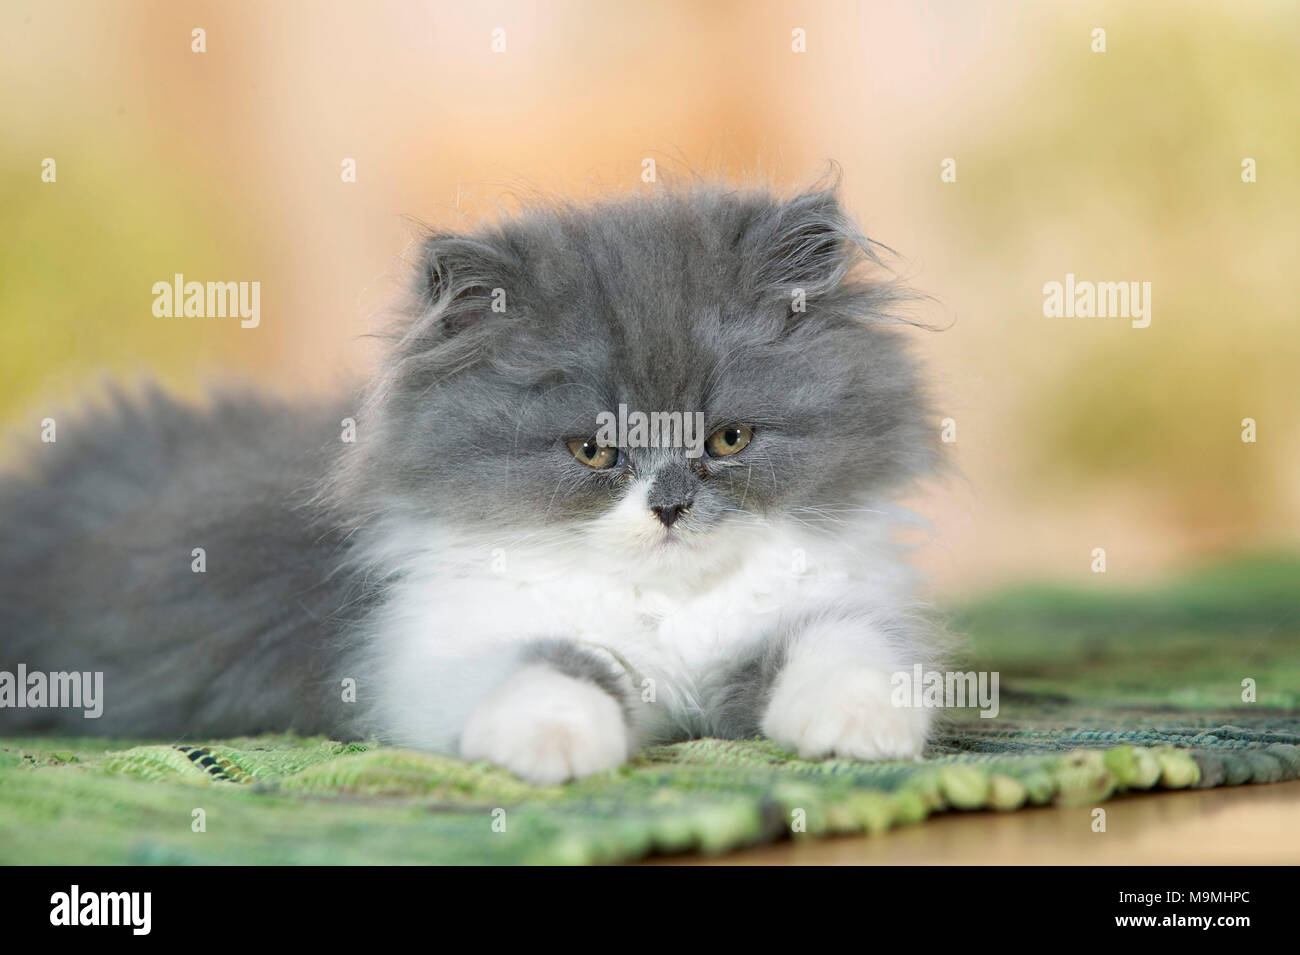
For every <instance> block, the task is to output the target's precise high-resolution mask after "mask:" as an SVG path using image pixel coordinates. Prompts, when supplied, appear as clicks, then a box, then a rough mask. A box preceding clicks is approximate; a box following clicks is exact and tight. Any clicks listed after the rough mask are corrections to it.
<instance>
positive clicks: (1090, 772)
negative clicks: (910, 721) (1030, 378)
mask: <svg viewBox="0 0 1300 955" xmlns="http://www.w3.org/2000/svg"><path fill="white" fill-rule="evenodd" d="M1297 581H1300V561H1297V560H1294V559H1281V558H1268V559H1258V560H1253V561H1247V562H1241V563H1237V564H1234V565H1231V566H1228V567H1220V568H1216V569H1213V570H1211V571H1207V572H1205V573H1204V574H1200V575H1197V576H1195V577H1191V578H1188V579H1186V580H1183V581H1181V582H1179V583H1177V584H1175V585H1171V586H1169V587H1165V588H1162V589H1160V590H1156V591H1151V592H1148V593H1128V594H1116V593H1110V592H1102V591H1098V592H1087V593H1084V592H1076V591H1059V590H1051V589H1041V588H1039V589H1022V590H1019V591H1017V592H1014V593H1009V594H1004V595H1002V596H999V597H997V598H994V599H990V600H988V601H985V602H983V603H981V604H979V605H976V606H972V607H970V608H968V609H966V610H965V611H963V612H961V613H959V614H958V615H957V619H956V621H955V625H956V626H957V627H958V628H960V629H962V630H964V631H965V632H968V633H970V634H972V636H973V638H974V643H975V646H976V651H975V653H974V656H973V658H972V659H970V660H968V661H967V663H966V668H968V669H994V670H998V671H999V672H1000V673H1001V690H1002V693H1001V713H1000V714H999V716H998V718H996V719H992V720H981V719H979V718H978V717H977V716H975V714H974V712H973V711H963V712H961V713H956V714H954V715H953V716H952V717H951V719H950V720H949V722H948V724H947V726H946V727H945V729H944V730H943V732H942V733H941V735H940V736H939V737H938V738H937V739H936V740H935V743H934V745H933V746H932V747H931V748H930V751H929V752H928V753H927V756H926V759H925V760H924V761H922V762H917V763H887V764H866V763H855V762H850V761H832V762H825V763H809V762H803V761H800V760H798V759H795V758H793V757H792V756H791V755H790V754H788V753H784V752H782V751H781V750H780V749H779V748H778V747H776V746H775V745H774V744H772V743H770V742H767V741H764V740H754V741H744V742H727V741H720V740H698V741H694V742H689V743H681V744H677V745H673V746H663V747H657V748H655V749H652V750H649V751H647V752H645V753H643V754H642V755H641V756H640V757H639V758H638V759H637V760H636V761H634V762H633V763H631V764H629V765H627V766H625V767H623V768H621V769H618V770H611V771H609V772H606V773H602V774H599V775H597V776H594V777H590V778H588V779H585V780H581V781H579V782H576V783H572V784H569V785H567V786H563V787H554V788H539V787H533V786H528V785H525V784H523V783H521V782H519V781H518V780H516V779H515V778H514V777H512V776H510V775H509V774H508V773H505V772H502V771H500V770H496V769H494V768H492V767H490V766H485V765H470V764H466V763H463V762H460V761H458V760H455V759H449V758H446V757H439V756H433V755H429V754H425V753H416V752H410V751H405V750H397V749H391V748H383V747H375V746H366V745H359V744H341V743H337V742H331V741H328V740H324V739H301V738H296V737H292V736H267V737H258V738H251V739H237V740H224V741H190V742H184V743H159V742H157V741H153V742H144V741H130V740H122V741H106V740H102V739H100V740H91V739H51V738H42V739H8V740H0V863H5V864H11V863H58V864H62V863H269V862H277V863H320V864H332V863H423V862H443V863H592V862H615V861H621V860H628V859H635V858H638V857H641V856H643V855H646V854H648V853H651V852H680V851H686V850H692V849H696V850H702V851H705V852H719V851H724V850H727V849H732V848H735V847H739V846H744V845H751V844H755V843H762V842H767V841H772V840H775V839H780V838H786V837H792V838H814V837H816V836H818V835H824V834H831V833H852V832H879V831H882V830H885V829H888V828H890V827H891V826H895V825H900V824H910V823H918V822H921V821H922V820H924V819H925V818H926V817H927V816H929V815H931V814H933V813H937V812H942V811H945V810H951V809H958V810H971V809H991V810H1003V811H1007V810H1014V809H1018V808H1020V807H1022V806H1025V805H1037V804H1043V803H1050V802H1064V803H1068V804H1075V805H1090V804H1095V803H1097V802H1100V801H1101V800H1104V799H1106V798H1108V797H1110V796H1111V795H1113V794H1115V793H1117V792H1122V791H1130V790H1155V789H1162V788H1184V787H1206V786H1221V785H1238V784H1242V783H1265V782H1275V781H1279V780H1285V779H1295V778H1297V777H1300V600H1298V599H1297V597H1296V595H1295V593H1296V591H1297V589H1298V588H1297V586H1296V582H1297ZM1243 680H1252V681H1254V686H1255V693H1256V702H1254V703H1245V702H1243V700H1242V692H1243V690H1242V681H1243ZM200 829H201V830H202V831H197V830H200Z"/></svg>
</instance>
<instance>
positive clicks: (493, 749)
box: [460, 664, 631, 786]
mask: <svg viewBox="0 0 1300 955" xmlns="http://www.w3.org/2000/svg"><path fill="white" fill-rule="evenodd" d="M630 742H631V740H630V736H629V734H628V731H627V725H626V723H625V722H624V719H623V710H622V707H620V706H619V704H618V703H617V702H616V701H615V700H614V699H613V697H611V696H610V695H609V694H608V693H606V692H605V691H604V690H602V689H601V688H600V687H598V686H596V685H594V684H592V683H589V682H587V681H586V680H578V679H574V678H573V677H570V676H565V675H564V674H563V673H559V672H557V671H555V670H553V669H551V668H550V667H548V666H545V665H543V664H536V665H533V666H527V667H524V668H523V669H521V670H519V671H518V672H517V673H515V674H514V675H513V676H512V677H510V679H508V680H507V681H506V682H505V683H504V684H503V685H502V686H501V687H499V688H498V689H497V690H496V691H494V692H493V693H491V694H489V695H488V696H486V697H484V698H483V699H482V700H481V701H480V702H479V704H478V705H477V706H476V707H475V708H474V711H473V712H472V713H471V714H470V717H469V721H468V722H466V724H465V730H464V732H463V733H462V734H461V742H460V752H461V756H462V757H463V758H464V759H467V760H470V761H471V762H478V761H480V760H486V761H487V762H489V763H495V764H496V765H497V766H501V767H504V768H505V769H508V770H510V771H511V772H512V773H514V774H515V775H516V776H518V777H520V778H521V779H524V780H526V781H527V782H530V783H536V784H538V785H542V786H550V785H554V784H556V783H562V782H564V781H565V780H568V779H576V778H578V777H579V776H588V775H590V774H591V773H595V772H599V771H600V770H602V769H609V768H611V767H613V766H618V765H620V764H621V763H623V762H624V761H625V760H626V759H627V757H628V747H629V744H630Z"/></svg>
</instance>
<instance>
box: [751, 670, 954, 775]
mask: <svg viewBox="0 0 1300 955" xmlns="http://www.w3.org/2000/svg"><path fill="white" fill-rule="evenodd" d="M891 690H892V686H891V684H890V675H889V673H887V672H885V671H884V670H881V669H878V668H874V667H864V666H861V665H858V666H854V665H852V664H850V665H844V666H839V667H829V666H826V665H825V664H821V665H819V664H818V663H817V662H816V661H812V660H803V661H796V662H794V663H792V664H791V665H790V666H788V667H787V668H786V669H785V670H784V671H782V673H781V675H780V676H779V677H778V678H777V681H776V686H775V687H773V692H772V700H771V702H770V703H769V704H768V707H767V712H766V713H765V714H764V716H763V723H762V729H763V732H764V733H765V734H766V735H767V736H768V737H769V738H770V739H773V740H775V741H776V742H778V743H780V744H781V745H782V746H785V747H788V748H789V749H793V750H794V751H796V752H797V753H798V754H799V756H800V757H801V758H803V759H825V758H826V757H828V756H838V757H841V758H844V759H866V760H887V759H916V758H917V757H919V756H920V755H921V750H922V749H923V748H924V747H925V739H926V734H927V732H928V730H929V728H930V717H931V713H930V711H929V710H928V709H926V708H924V707H917V706H895V705H894V704H893V703H892V702H891V701H890V693H891Z"/></svg>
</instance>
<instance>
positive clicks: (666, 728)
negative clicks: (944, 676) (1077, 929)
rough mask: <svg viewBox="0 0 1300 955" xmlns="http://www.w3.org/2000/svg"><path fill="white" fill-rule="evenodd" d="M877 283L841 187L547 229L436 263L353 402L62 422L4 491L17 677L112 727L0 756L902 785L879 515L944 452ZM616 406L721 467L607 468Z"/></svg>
mask: <svg viewBox="0 0 1300 955" xmlns="http://www.w3.org/2000/svg"><path fill="white" fill-rule="evenodd" d="M871 259H872V257H871V255H870V252H869V246H868V245H867V244H866V242H865V240H863V239H862V238H861V236H860V235H859V234H858V233H857V231H856V229H854V228H853V226H852V224H851V223H850V221H849V220H848V218H847V217H846V216H845V215H844V214H843V212H842V210H841V209H840V207H839V205H838V202H837V201H836V199H835V197H834V195H833V194H831V193H829V192H814V193H808V194H804V195H800V196H796V197H794V198H793V199H789V200H783V199H778V198H775V197H773V196H771V195H770V194H767V193H764V192H757V191H753V192H751V191H731V190H726V189H722V188H720V187H698V188H695V189H691V190H687V191H685V192H679V193H666V194H664V195H658V196H654V197H648V198H641V199H623V200H612V201H609V202H605V203H597V204H594V205H590V206H580V207H571V206H559V207H553V208H548V209H537V210H533V211H530V212H528V213H525V214H523V215H521V216H518V217H515V218H514V219H511V220H508V221H507V222H504V223H502V224H500V225H499V226H496V227H492V228H488V229H484V230H481V231H480V232H478V233H476V234H474V235H471V236H457V235H447V234H432V235H430V236H428V237H427V238H426V239H425V240H424V242H423V243H422V245H421V247H420V250H419V255H418V261H417V263H416V267H415V271H416V280H415V282H414V284H413V290H412V294H411V300H410V302H409V303H407V304H406V306H405V307H404V309H403V313H402V317H401V319H400V320H399V322H398V323H397V325H396V327H395V330H394V335H393V340H392V343H391V347H390V349H389V352H388V356H387V358H386V360H385V362H384V363H383V365H382V367H381V368H380V370H379V372H378V374H377V375H376V376H375V378H374V380H373V381H372V382H371V383H370V385H369V386H368V388H367V389H366V391H365V394H364V396H363V398H362V399H361V400H360V402H359V404H358V405H357V407H356V409H355V410H354V409H350V408H349V407H347V405H346V404H345V403H339V404H338V405H336V406H333V407H329V406H321V407H315V406H301V407H292V406H284V405H276V404H273V403H268V402H265V401H263V400H261V399H257V398H252V397H234V398H227V399H224V400H222V401H219V402H217V403H216V404H215V405H214V406H213V407H212V408H210V409H209V410H207V411H195V410H192V409H186V408H183V407H181V406H179V405H177V404H175V403H173V402H170V401H168V400H167V399H164V398H162V397H161V396H153V397H150V398H149V399H147V400H146V401H144V402H143V403H141V402H135V403H124V404H121V405H120V406H119V407H117V408H116V409H115V410H113V411H111V412H109V413H102V414H100V415H98V416H91V417H90V418H87V419H84V420H82V421H80V422H79V423H73V424H69V425H65V426H64V428H63V429H62V431H61V433H60V436H59V443H58V446H57V448H56V447H55V446H51V447H50V448H48V449H42V451H40V452H38V454H41V453H46V452H47V451H48V454H47V457H48V458H49V460H45V461H41V460H39V459H38V461H37V465H36V470H35V471H34V472H33V473H32V474H29V475H27V476H16V477H13V478H10V479H8V480H7V481H6V482H4V484H3V485H0V519H3V520H4V522H5V527H6V530H7V533H6V541H5V544H4V545H3V551H2V552H0V649H2V650H3V651H4V653H3V658H0V668H4V667H5V666H6V665H8V664H11V663H17V662H23V663H25V664H26V665H27V666H28V668H29V669H39V668H42V667H44V668H45V669H47V670H49V671H51V672H52V671H55V670H64V669H68V670H72V669H75V670H80V671H85V670H103V671H104V672H105V680H104V685H105V696H106V701H105V706H104V712H103V716H102V717H101V718H100V719H98V720H95V721H93V724H94V725H85V724H90V723H91V722H92V721H89V720H87V721H84V724H83V722H82V721H81V719H80V714H79V713H69V712H67V711H61V710H47V711H44V712H37V711H34V710H28V711H21V710H14V709H0V732H12V731H13V729H12V728H49V727H57V728H60V729H63V730H70V729H73V728H75V731H77V732H79V733H86V732H103V733H116V734H119V735H121V734H127V735H160V734H161V735H168V736H181V735H184V736H186V737H188V738H195V737H198V736H205V735H217V734H223V735H224V734H231V733H252V732H261V731H268V730H276V729H288V728H294V729H297V730H299V731H303V732H325V733H331V734H334V735H340V736H343V735H350V736H363V737H377V738H379V739H382V740H384V741H387V742H391V743H396V744H400V745H405V746H412V747H417V748H422V749H428V750H433V751H437V752H446V753H452V754H458V755H461V756H463V757H465V758H467V759H473V760H479V759H482V760H488V761H491V762H494V763H497V764H498V765H502V766H505V767H506V768H508V769H511V770H512V771H514V772H516V773H517V774H519V775H520V776H522V777H524V778H527V779H530V780H533V781H536V782H542V783H553V782H561V781H563V780H565V779H569V778H572V777H575V776H582V775H586V774H588V773H591V772H595V771H598V770H601V769H605V768H608V767H611V766H615V765H618V764H619V763H620V762H622V761H624V760H625V759H626V758H628V756H629V755H631V754H632V753H634V752H635V751H636V749H637V748H638V747H640V746H642V745H645V744H646V743H649V742H655V741H667V740H674V739H683V738H690V737H695V736H702V735H715V736H727V737H743V736H752V735H756V734H759V733H765V734H767V735H768V736H770V737H772V738H774V739H776V740H777V741H778V742H779V743H782V744H784V745H786V746H789V747H790V748H792V749H794V750H796V751H798V752H799V753H800V754H801V755H803V756H805V757H808V758H822V757H827V756H841V757H849V758H864V759H882V758H883V759H893V758H911V757H915V756H917V755H918V754H919V753H920V751H921V748H922V747H923V746H924V743H925V739H926V735H927V732H928V729H929V725H930V717H931V713H930V712H929V711H927V710H924V709H921V708H911V707H907V706H895V705H894V703H893V702H892V700H891V696H892V694H891V677H892V675H893V674H895V673H897V672H902V671H910V670H911V668H912V667H913V665H914V664H916V663H922V664H924V665H925V666H927V667H930V666H933V665H934V663H935V662H936V653H938V652H939V644H940V640H939V639H938V635H937V632H936V630H935V628H934V627H933V626H931V625H930V624H929V623H928V622H927V621H926V620H925V618H924V616H923V615H922V614H919V613H917V612H916V610H915V606H914V597H913V592H912V591H913V582H912V576H911V574H910V573H909V572H908V571H907V569H906V567H905V565H904V563H903V562H902V561H901V560H900V558H899V555H898V554H897V552H896V549H895V545H894V542H893V539H892V538H893V531H894V530H895V526H896V523H897V520H898V519H899V513H900V512H898V511H896V510H895V509H894V508H893V507H892V506H891V505H890V504H889V501H890V500H891V499H892V498H893V497H894V496H896V495H897V493H898V492H899V491H900V490H901V489H902V488H905V487H907V486H908V485H909V483H910V482H912V481H913V480H915V479H916V478H918V477H920V476H923V475H924V474H926V473H928V472H929V471H930V470H931V468H932V467H933V464H934V459H935V456H934V448H933V444H932V435H931V430H932V429H930V428H929V427H928V426H927V424H926V422H925V420H924V419H925V406H924V401H923V399H922V397H921V392H920V388H919V384H918V382H917V375H916V369H915V366H914V363H913V362H912V361H911V359H910V358H909V357H908V356H907V353H906V351H905V349H904V347H903V345H902V343H901V341H900V340H899V338H898V335H897V332H896V331H895V330H894V329H892V328H890V327H889V325H890V324H891V320H890V308H891V307H892V306H893V305H894V304H896V303H897V301H898V300H899V298H900V295H901V293H900V291H899V289H898V288H897V287H896V286H894V285H893V284H892V283H890V282H885V281H879V280H874V279H872V278H870V277H867V276H864V275H863V270H864V267H866V266H870V265H871V264H872V263H871V261H870V260H871ZM625 408H631V409H634V410H638V411H641V412H645V413H647V414H652V413H667V412H674V411H680V412H682V413H684V414H688V415H692V416H698V420H699V421H702V422H704V424H705V427H704V432H705V433H707V434H709V436H710V437H709V439H708V441H707V442H705V445H704V447H705V448H706V449H707V453H701V449H700V447H699V446H696V447H694V448H693V449H692V448H691V447H684V446H655V443H651V444H649V445H647V444H646V443H644V442H629V443H628V446H626V447H614V446H611V445H609V444H608V443H603V444H602V443H601V442H598V441H596V440H595V439H594V437H593V435H595V433H596V432H597V422H598V421H600V420H601V416H602V415H605V416H608V415H611V414H612V413H613V412H615V411H619V410H623V409H625ZM353 417H355V419H356V429H355V437H356V440H355V441H348V440H341V439H340V437H339V427H340V425H341V424H342V423H343V422H344V420H345V419H350V418H353ZM195 549H201V550H202V553H203V556H204V566H203V569H202V570H196V569H195V564H194V560H196V559H197V558H193V559H192V556H193V555H194V554H195V553H196V550H195Z"/></svg>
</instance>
